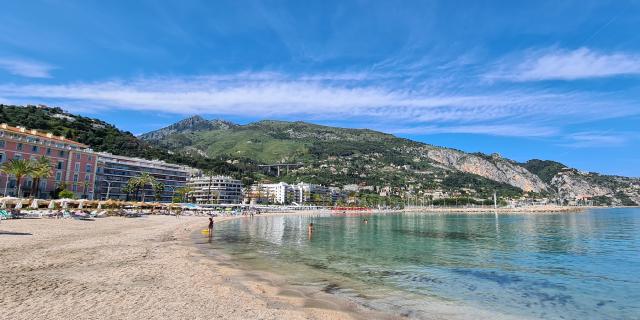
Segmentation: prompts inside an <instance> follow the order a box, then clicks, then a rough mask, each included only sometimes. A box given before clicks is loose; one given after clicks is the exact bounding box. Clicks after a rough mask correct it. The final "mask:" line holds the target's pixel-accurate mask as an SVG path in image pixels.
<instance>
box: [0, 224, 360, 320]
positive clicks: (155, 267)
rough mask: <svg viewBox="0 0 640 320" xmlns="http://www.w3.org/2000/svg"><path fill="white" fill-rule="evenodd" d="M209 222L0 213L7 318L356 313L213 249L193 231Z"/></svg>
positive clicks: (0, 286) (0, 290)
mask: <svg viewBox="0 0 640 320" xmlns="http://www.w3.org/2000/svg"><path fill="white" fill-rule="evenodd" d="M219 219H220V220H218V222H220V221H221V220H223V219H225V218H219ZM206 224H207V218H204V217H181V218H180V219H177V218H175V217H170V216H148V217H144V218H133V219H132V218H103V219H96V220H95V221H79V220H68V219H67V220H55V219H34V220H31V219H24V220H9V221H2V222H1V223H0V259H1V261H2V264H0V305H2V309H3V311H2V313H1V314H0V318H2V319H34V318H35V319H145V318H146V319H353V318H354V317H356V316H355V315H354V313H353V312H349V310H348V308H349V306H339V305H337V304H335V303H334V302H331V301H330V300H322V297H315V298H314V299H309V297H304V296H302V295H298V294H297V293H296V292H293V293H292V292H282V290H281V289H280V288H278V287H277V285H274V284H273V283H271V282H270V281H261V280H260V279H259V278H260V277H259V276H256V275H255V274H253V275H251V274H246V271H240V270H238V269H236V268H233V267H232V266H229V265H228V264H226V263H224V262H218V261H216V260H215V259H212V258H210V257H206V256H205V255H203V254H202V252H200V250H199V249H197V248H196V247H195V246H194V245H193V241H192V240H191V239H190V234H192V233H193V232H194V231H196V230H199V229H202V228H206ZM251 277H253V279H254V280H251V281H248V280H247V279H251ZM240 279H242V281H241V280H240ZM341 309H343V310H345V311H341Z"/></svg>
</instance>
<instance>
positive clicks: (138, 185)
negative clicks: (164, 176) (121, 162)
mask: <svg viewBox="0 0 640 320" xmlns="http://www.w3.org/2000/svg"><path fill="white" fill-rule="evenodd" d="M158 183H159V182H158V180H157V179H156V178H155V177H154V176H152V175H151V174H149V173H148V172H143V173H141V174H140V175H139V176H137V177H135V178H132V179H130V180H129V183H128V184H131V187H132V189H133V190H135V191H136V198H137V193H138V191H139V190H141V189H142V202H144V196H145V191H144V187H145V186H147V185H151V187H152V188H154V186H155V185H157V184H158Z"/></svg>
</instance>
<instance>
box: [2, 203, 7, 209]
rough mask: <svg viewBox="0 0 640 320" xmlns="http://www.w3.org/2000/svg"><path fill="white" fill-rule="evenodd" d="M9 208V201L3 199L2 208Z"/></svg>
mask: <svg viewBox="0 0 640 320" xmlns="http://www.w3.org/2000/svg"><path fill="white" fill-rule="evenodd" d="M6 208H7V203H6V202H4V201H2V209H6Z"/></svg>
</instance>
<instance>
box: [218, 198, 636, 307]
mask: <svg viewBox="0 0 640 320" xmlns="http://www.w3.org/2000/svg"><path fill="white" fill-rule="evenodd" d="M366 218H367V219H368V223H366V224H365V223H363V219H364V217H337V216H316V217H311V216H286V217H259V218H258V217H256V218H246V219H240V220H234V221H229V222H225V223H220V224H218V225H217V226H216V232H215V234H214V242H213V243H215V247H219V248H223V249H224V250H225V251H227V252H228V253H231V256H233V257H235V258H236V259H237V260H238V261H240V262H241V263H244V264H246V265H248V266H250V267H252V268H258V269H263V270H268V271H273V272H276V273H280V274H282V275H286V276H287V277H288V278H290V281H291V283H293V284H296V285H301V286H317V287H318V289H319V290H323V291H325V292H327V293H331V294H336V295H343V296H344V297H345V298H348V299H353V300H354V301H357V302H359V303H361V304H363V305H366V306H368V307H371V308H373V309H377V310H386V311H390V312H392V313H396V314H402V315H405V316H410V317H416V318H421V317H426V315H433V312H436V313H437V312H438V309H434V307H433V304H434V301H442V302H443V303H446V304H449V305H455V306H458V307H460V308H468V310H471V311H468V312H474V311H473V310H481V311H483V312H484V311H487V312H489V313H488V314H495V315H496V317H498V315H500V316H502V317H509V316H513V317H516V318H533V319H536V318H540V319H542V318H544V319H640V209H597V210H590V211H587V212H584V213H577V214H545V215H501V216H498V217H496V216H495V215H493V214H488V215H450V214H449V215H432V214H429V215H421V214H391V215H372V216H368V217H366ZM310 222H313V224H314V225H315V231H314V232H313V234H312V235H311V236H309V235H308V233H307V225H308V224H309V223H310ZM461 310H462V309H461ZM464 312H467V311H461V314H462V318H465V314H464ZM458 315H460V314H458ZM466 317H468V318H474V314H467V316H466Z"/></svg>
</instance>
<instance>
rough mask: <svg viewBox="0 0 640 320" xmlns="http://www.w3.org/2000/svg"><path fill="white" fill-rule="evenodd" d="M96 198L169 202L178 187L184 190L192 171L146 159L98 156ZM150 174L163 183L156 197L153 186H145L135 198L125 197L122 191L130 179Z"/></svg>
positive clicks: (187, 168)
mask: <svg viewBox="0 0 640 320" xmlns="http://www.w3.org/2000/svg"><path fill="white" fill-rule="evenodd" d="M97 156H98V160H97V175H96V195H97V196H96V198H97V199H100V200H104V199H116V200H127V199H128V200H143V199H144V200H145V201H146V200H156V201H160V202H171V201H172V199H173V197H174V195H175V191H176V189H177V188H180V187H184V186H185V185H186V183H187V179H188V178H189V177H190V176H191V174H192V173H193V172H194V171H193V169H192V168H190V167H187V166H181V165H177V164H170V163H166V162H164V161H160V160H146V159H140V158H131V157H124V156H116V155H113V154H110V153H97ZM144 172H146V173H149V174H150V175H152V176H153V177H154V178H156V179H157V180H158V182H161V183H163V184H164V191H163V192H162V193H161V194H160V195H159V197H158V198H156V195H155V192H154V190H153V188H152V186H150V185H147V186H145V187H144V188H143V190H140V191H139V193H138V194H137V195H133V194H127V193H126V192H125V191H124V190H123V188H124V187H125V186H126V185H127V183H128V182H129V180H130V179H131V178H135V177H137V176H140V175H141V174H142V173H144Z"/></svg>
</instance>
